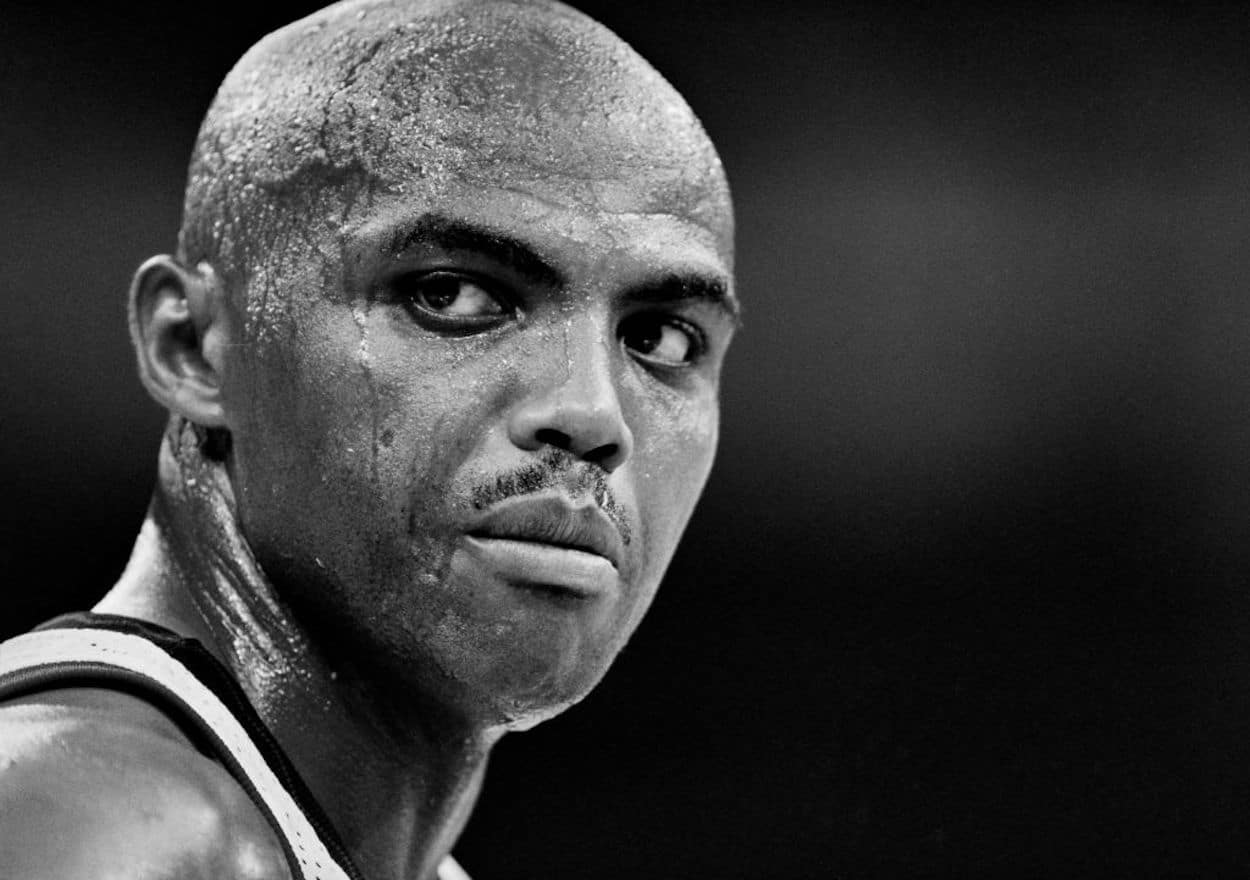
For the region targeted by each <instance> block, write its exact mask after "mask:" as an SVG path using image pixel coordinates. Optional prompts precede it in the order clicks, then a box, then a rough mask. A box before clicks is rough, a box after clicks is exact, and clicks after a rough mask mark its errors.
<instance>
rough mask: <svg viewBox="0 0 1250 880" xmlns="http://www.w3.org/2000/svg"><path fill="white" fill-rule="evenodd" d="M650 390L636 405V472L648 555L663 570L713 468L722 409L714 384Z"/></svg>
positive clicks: (634, 463)
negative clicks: (718, 404) (682, 388)
mask: <svg viewBox="0 0 1250 880" xmlns="http://www.w3.org/2000/svg"><path fill="white" fill-rule="evenodd" d="M646 391H647V392H648V393H647V394H646V395H645V397H643V398H641V399H640V402H639V403H638V404H636V406H635V411H636V413H637V415H636V416H635V418H634V425H635V427H634V443H635V446H634V462H633V472H634V474H635V480H636V484H637V496H638V505H639V508H640V513H641V514H642V519H643V530H644V538H645V540H646V546H647V547H648V551H649V552H648V555H649V556H650V557H652V558H653V559H655V558H656V557H658V561H659V562H660V565H661V569H660V570H661V572H662V569H663V566H665V565H667V563H668V559H669V557H670V556H671V555H672V553H673V551H674V550H675V548H676V545H677V541H678V539H679V538H680V537H681V532H682V530H683V529H684V528H685V526H686V523H687V521H688V520H689V518H690V515H691V513H692V512H693V510H694V506H695V504H696V502H697V501H698V499H699V495H700V494H701V493H702V491H703V486H704V484H705V483H706V482H707V477H708V473H709V472H710V471H711V467H712V460H713V458H714V457H715V455H716V443H717V436H718V430H719V410H718V406H717V401H716V392H715V388H714V387H713V386H711V385H710V384H708V385H705V386H700V387H698V388H696V389H694V390H693V391H691V390H690V389H686V390H682V391H675V390H673V389H662V390H660V391H657V390H655V389H646Z"/></svg>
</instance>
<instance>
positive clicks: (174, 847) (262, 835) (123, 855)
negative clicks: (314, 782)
mask: <svg viewBox="0 0 1250 880" xmlns="http://www.w3.org/2000/svg"><path fill="white" fill-rule="evenodd" d="M0 864H3V865H5V866H6V869H9V870H13V869H18V868H20V870H16V871H15V873H14V876H21V877H28V878H32V880H36V878H45V877H47V878H53V877H56V878H64V880H77V878H88V877H91V878H95V877H101V876H124V877H131V876H136V877H137V876H142V877H152V878H170V880H173V878H184V877H201V876H203V877H214V878H223V880H235V878H237V880H250V878H262V877H263V878H266V880H276V878H288V877H290V872H289V870H288V868H287V864H286V859H285V857H284V855H283V852H282V847H281V844H280V843H279V842H278V839H277V837H276V836H275V835H274V833H273V831H272V830H271V829H270V827H269V824H268V822H267V821H266V820H265V818H264V816H263V815H262V814H261V813H260V811H259V810H258V809H257V807H256V806H255V805H254V804H253V803H252V801H251V799H250V798H249V797H248V795H247V793H246V792H245V791H244V790H243V789H242V787H241V786H240V785H239V784H238V783H237V782H235V781H234V779H232V778H231V777H230V775H229V774H228V773H227V772H226V771H225V770H224V768H222V767H221V766H220V765H219V764H217V763H216V762H214V761H212V760H210V759H209V758H206V757H205V756H204V755H202V754H201V753H200V752H199V751H197V750H196V749H195V748H194V746H192V745H191V743H190V742H189V741H188V740H187V739H186V738H185V737H184V736H183V734H182V733H181V731H180V730H179V729H178V727H177V726H176V725H174V724H173V723H172V722H171V721H170V720H169V719H168V718H166V717H165V716H164V715H162V714H161V713H160V712H159V711H157V710H156V709H155V708H153V707H152V706H149V705H148V704H146V703H144V702H143V701H142V700H140V699H138V698H136V697H132V696H128V695H126V694H122V693H116V692H112V691H104V690H95V689H63V690H56V691H49V692H47V693H44V694H40V695H38V696H36V697H30V698H24V699H21V700H15V701H11V702H8V703H5V704H3V705H0Z"/></svg>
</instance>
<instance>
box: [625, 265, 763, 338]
mask: <svg viewBox="0 0 1250 880" xmlns="http://www.w3.org/2000/svg"><path fill="white" fill-rule="evenodd" d="M626 298H627V299H630V300H632V301H634V302H641V303H655V304H663V303H678V302H688V301H691V300H693V301H696V302H705V303H708V304H709V305H712V306H715V307H716V308H718V309H720V310H721V311H723V312H724V313H725V314H726V315H727V316H728V317H729V319H730V320H731V321H733V323H734V325H735V326H741V325H742V306H741V305H740V304H739V303H738V298H737V297H735V296H734V295H733V293H732V292H730V290H729V285H728V284H726V283H725V282H724V281H722V280H721V279H720V278H714V277H709V276H706V275H698V274H684V273H680V272H671V273H669V274H667V275H663V276H661V277H660V278H659V279H658V280H656V281H650V282H646V283H644V284H641V285H639V286H637V287H634V288H632V289H631V290H630V291H629V292H628V293H627V294H626Z"/></svg>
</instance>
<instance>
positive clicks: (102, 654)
mask: <svg viewBox="0 0 1250 880" xmlns="http://www.w3.org/2000/svg"><path fill="white" fill-rule="evenodd" d="M60 687H92V688H107V689H113V690H125V691H126V692H128V693H132V694H137V695H139V696H141V697H143V698H144V699H145V700H146V701H148V702H149V703H151V704H152V705H154V706H156V707H157V708H159V709H161V710H162V711H164V712H165V713H166V715H168V716H169V717H171V719H172V720H174V721H175V722H180V726H182V727H183V729H184V730H188V731H189V732H191V733H192V734H193V738H194V740H195V742H196V745H197V746H199V747H200V748H201V749H202V750H203V751H205V753H206V754H208V755H209V756H210V757H212V758H214V759H216V760H217V761H219V762H220V763H221V764H222V766H223V767H225V768H226V770H227V771H228V772H229V773H230V775H231V776H232V777H233V778H234V779H235V781H236V782H238V783H239V785H241V786H242V787H243V789H244V790H245V791H246V792H247V794H248V795H249V797H250V798H251V799H252V801H253V803H255V804H256V806H257V807H258V808H259V810H260V812H261V813H262V815H264V816H265V818H266V819H267V820H268V821H269V825H270V827H272V828H273V831H274V834H275V835H276V836H277V838H278V841H279V842H280V843H281V845H282V848H283V851H284V852H285V853H286V857H287V864H288V865H289V866H290V870H291V874H292V876H293V877H295V878H296V880H362V877H361V874H360V870H359V869H358V868H357V867H356V866H355V865H354V864H353V863H352V860H351V856H350V855H349V854H348V852H347V848H346V847H345V846H344V844H343V843H342V841H341V840H340V839H339V837H338V835H337V834H336V833H335V831H334V829H333V827H332V826H331V824H330V822H329V819H328V818H327V817H326V816H325V814H324V812H323V811H322V810H321V808H320V806H319V805H318V804H317V802H316V801H315V800H314V799H313V797H312V794H311V793H310V792H309V790H308V788H307V786H306V785H305V784H304V782H303V781H302V780H301V779H300V777H299V774H298V773H297V772H296V770H295V767H294V765H292V763H291V761H290V759H289V758H288V757H287V756H286V754H285V753H284V752H283V751H282V749H281V747H280V746H279V745H278V743H277V741H276V740H275V739H274V738H273V735H272V734H271V733H270V732H269V729H268V728H267V727H266V726H265V724H264V722H263V721H262V720H261V718H260V716H259V715H258V714H257V713H256V710H255V709H253V708H252V705H251V703H250V702H249V701H248V699H247V695H246V694H245V693H244V692H243V689H242V688H241V687H240V686H239V684H238V682H236V681H235V680H234V677H233V676H232V675H231V674H230V671H229V670H228V669H227V668H226V666H225V665H224V664H222V663H221V662H220V661H219V660H217V658H216V657H214V656H213V655H212V654H210V653H209V652H208V650H207V649H206V648H205V647H204V646H203V645H201V644H200V643H199V642H198V641H197V640H195V639H188V638H183V637H182V636H179V635H177V634H176V633H174V632H172V631H170V630H167V629H165V628H164V627H161V626H157V625H155V624H151V623H147V622H145V621H139V620H134V619H132V618H128V617H120V616H117V615H112V614H93V613H82V614H69V615H65V616H63V617H58V618H56V619H55V620H52V621H49V622H48V623H46V624H44V625H42V626H41V627H39V628H37V629H36V630H34V631H32V632H29V633H25V634H23V635H20V636H16V637H15V638H12V639H10V640H9V641H6V642H3V643H0V701H3V700H7V699H12V698H15V697H19V696H24V695H27V694H31V693H34V692H38V691H44V690H51V689H53V688H60ZM438 876H439V880H469V877H468V875H467V874H466V873H465V872H464V870H463V869H462V868H461V867H460V866H459V864H457V863H456V861H455V860H454V859H453V858H452V857H451V856H447V857H446V858H445V859H444V860H443V862H442V863H441V864H440V865H439V869H438Z"/></svg>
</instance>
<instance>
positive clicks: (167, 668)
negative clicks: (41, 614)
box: [0, 629, 469, 880]
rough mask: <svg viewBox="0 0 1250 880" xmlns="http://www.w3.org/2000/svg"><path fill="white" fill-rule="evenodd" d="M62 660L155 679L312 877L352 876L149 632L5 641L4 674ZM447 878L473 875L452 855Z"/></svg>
mask: <svg viewBox="0 0 1250 880" xmlns="http://www.w3.org/2000/svg"><path fill="white" fill-rule="evenodd" d="M55 663H92V664H103V665H106V666H111V667H114V668H117V669H121V670H126V671H128V672H132V673H136V674H138V675H140V676H143V677H145V678H149V679H151V680H152V681H153V682H155V683H156V684H158V685H160V686H161V687H162V688H163V689H164V690H165V691H167V692H169V693H170V694H171V695H172V696H173V697H175V698H176V699H177V700H178V701H179V702H180V703H181V704H182V708H183V709H184V710H185V711H187V712H189V713H191V714H192V715H194V716H195V717H196V718H197V719H199V721H200V722H201V723H202V724H203V725H204V726H205V727H206V728H207V729H208V730H211V731H213V732H214V734H215V736H216V738H217V739H218V740H219V741H220V744H221V746H222V747H223V748H225V749H226V750H227V751H228V752H229V753H230V756H231V758H233V760H234V761H235V763H236V766H237V767H238V768H239V770H240V771H241V772H242V773H243V774H244V775H245V776H246V777H247V779H248V781H249V782H250V783H251V785H252V788H253V790H254V791H255V793H256V795H257V796H258V797H259V798H260V799H261V801H262V802H263V806H264V807H265V808H266V812H267V813H268V814H269V815H270V816H272V817H273V819H274V821H275V822H276V824H277V825H278V829H277V830H278V831H279V832H280V833H281V834H282V835H283V837H285V839H286V842H287V843H288V845H289V849H290V851H291V852H292V853H293V854H294V856H295V859H296V861H297V862H298V863H299V869H300V872H301V873H302V875H303V878H304V880H349V878H348V875H347V873H346V872H345V871H344V870H343V869H342V868H341V867H340V866H339V865H338V863H337V862H335V860H334V858H333V857H332V856H331V855H330V852H329V851H328V850H327V849H326V847H325V844H324V843H322V841H321V838H320V837H319V836H318V835H317V832H316V830H315V829H314V828H313V827H312V825H311V824H310V823H309V821H308V819H307V817H306V816H305V815H304V811H303V810H301V809H300V807H299V805H298V804H297V803H296V802H295V799H294V798H293V797H292V796H291V794H290V793H289V792H288V791H287V790H286V788H285V787H284V786H283V785H282V783H281V782H280V781H279V780H278V778H277V776H275V775H274V773H273V771H272V770H271V769H270V768H269V764H268V762H266V761H265V758H264V756H263V755H262V754H261V752H260V749H258V748H257V747H256V744H255V743H254V742H253V741H252V738H251V737H250V736H249V735H248V733H247V731H246V730H245V729H244V728H243V725H242V724H240V723H239V721H238V719H237V718H235V717H234V714H233V713H232V712H231V711H230V710H229V709H228V708H227V707H226V705H225V704H224V703H223V702H222V701H221V700H220V699H219V698H218V697H217V695H216V694H214V693H213V692H212V691H211V690H209V689H208V688H207V687H206V686H205V685H204V684H202V683H201V682H200V680H199V679H197V678H196V677H195V676H194V675H193V674H192V673H191V672H190V670H188V669H187V668H186V667H185V666H183V665H182V664H181V663H179V662H178V661H177V660H175V659H174V658H173V657H171V656H170V655H169V654H167V653H165V652H164V651H163V650H161V649H160V648H159V647H157V646H156V645H154V644H153V643H152V642H150V641H148V640H147V639H145V638H143V637H142V636H136V635H129V634H127V633H119V632H113V631H111V630H104V629H49V630H41V631H39V632H33V633H26V634H25V635H20V636H16V637H14V638H12V639H10V640H9V641H7V642H4V643H0V677H4V676H7V675H10V674H14V673H18V672H21V671H23V670H28V669H37V668H38V667H40V666H46V665H49V664H55ZM438 877H439V880H469V875H468V874H466V873H465V871H464V869H463V868H461V867H460V865H459V864H457V863H456V861H455V859H453V858H452V857H451V856H450V855H449V856H447V857H446V858H444V859H443V861H442V863H441V864H440V865H439V866H438Z"/></svg>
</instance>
